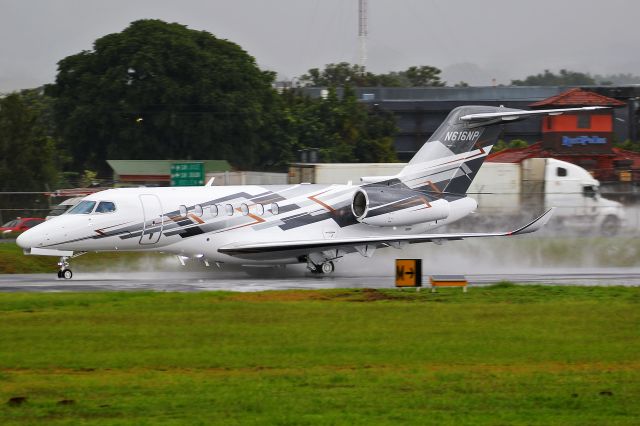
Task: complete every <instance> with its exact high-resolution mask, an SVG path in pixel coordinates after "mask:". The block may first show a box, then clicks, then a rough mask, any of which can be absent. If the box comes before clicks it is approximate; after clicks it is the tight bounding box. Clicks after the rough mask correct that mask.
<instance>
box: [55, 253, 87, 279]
mask: <svg viewBox="0 0 640 426" xmlns="http://www.w3.org/2000/svg"><path fill="white" fill-rule="evenodd" d="M85 253H86V252H85V251H81V252H78V253H76V254H74V255H73V256H62V257H61V258H60V260H59V261H58V266H59V267H60V269H59V270H58V278H60V279H65V280H70V279H71V278H72V277H73V272H71V265H70V263H69V261H70V260H71V259H73V258H74V257H78V256H82V255H83V254H85Z"/></svg>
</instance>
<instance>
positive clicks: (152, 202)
mask: <svg viewBox="0 0 640 426" xmlns="http://www.w3.org/2000/svg"><path fill="white" fill-rule="evenodd" d="M140 203H141V204H142V217H143V221H144V222H143V225H142V235H141V236H140V244H142V245H150V244H156V243H157V242H158V241H160V237H161V236H162V226H163V223H162V222H163V220H162V204H161V203H160V199H159V198H158V196H157V195H151V194H143V195H140Z"/></svg>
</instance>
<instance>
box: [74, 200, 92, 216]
mask: <svg viewBox="0 0 640 426" xmlns="http://www.w3.org/2000/svg"><path fill="white" fill-rule="evenodd" d="M95 205H96V202H95V201H80V203H79V204H78V205H77V206H75V207H74V208H72V209H71V210H69V212H68V213H67V214H89V213H91V212H92V211H93V208H94V207H95Z"/></svg>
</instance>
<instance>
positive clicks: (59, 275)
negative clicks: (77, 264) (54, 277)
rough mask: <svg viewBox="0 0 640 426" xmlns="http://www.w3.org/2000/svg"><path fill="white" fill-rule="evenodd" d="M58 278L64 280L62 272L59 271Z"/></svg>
mask: <svg viewBox="0 0 640 426" xmlns="http://www.w3.org/2000/svg"><path fill="white" fill-rule="evenodd" d="M58 278H62V271H60V270H59V271H58Z"/></svg>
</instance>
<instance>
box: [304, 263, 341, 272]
mask: <svg viewBox="0 0 640 426" xmlns="http://www.w3.org/2000/svg"><path fill="white" fill-rule="evenodd" d="M307 268H308V269H309V270H310V271H311V273H313V274H330V273H332V272H333V271H334V270H335V269H336V267H335V265H334V264H333V262H331V261H328V262H324V263H321V264H319V265H315V264H313V263H310V264H309V265H307Z"/></svg>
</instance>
